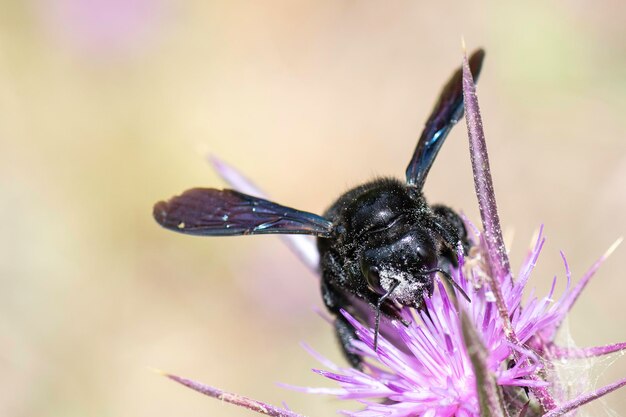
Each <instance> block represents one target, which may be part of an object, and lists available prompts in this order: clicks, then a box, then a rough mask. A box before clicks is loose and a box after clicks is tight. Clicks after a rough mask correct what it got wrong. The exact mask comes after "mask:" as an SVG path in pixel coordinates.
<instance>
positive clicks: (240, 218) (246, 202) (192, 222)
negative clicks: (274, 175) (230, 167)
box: [153, 188, 332, 236]
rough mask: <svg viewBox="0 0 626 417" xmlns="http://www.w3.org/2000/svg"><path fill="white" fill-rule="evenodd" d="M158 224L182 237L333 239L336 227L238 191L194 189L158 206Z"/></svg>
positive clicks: (155, 211) (314, 215)
mask: <svg viewBox="0 0 626 417" xmlns="http://www.w3.org/2000/svg"><path fill="white" fill-rule="evenodd" d="M153 215H154V218H155V220H156V221H157V222H158V223H159V224H160V225H161V226H163V227H165V228H166V229H169V230H173V231H176V232H180V233H185V234H190V235H201V236H237V235H250V234H269V233H281V234H306V235H316V236H329V235H330V233H331V231H332V223H331V222H330V221H329V220H327V219H325V218H323V217H321V216H318V215H316V214H313V213H308V212H304V211H300V210H296V209H292V208H289V207H285V206H281V205H280V204H276V203H273V202H271V201H269V200H265V199H262V198H258V197H252V196H250V195H247V194H243V193H240V192H238V191H234V190H228V189H226V190H217V189H214V188H193V189H191V190H187V191H185V192H184V193H183V194H181V195H179V196H176V197H173V198H171V199H170V200H168V201H161V202H158V203H156V204H155V205H154V210H153Z"/></svg>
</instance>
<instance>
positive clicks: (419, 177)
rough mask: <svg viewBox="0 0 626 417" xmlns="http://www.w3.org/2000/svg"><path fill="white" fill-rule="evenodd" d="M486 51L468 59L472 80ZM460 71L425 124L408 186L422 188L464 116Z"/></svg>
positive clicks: (454, 75)
mask: <svg viewBox="0 0 626 417" xmlns="http://www.w3.org/2000/svg"><path fill="white" fill-rule="evenodd" d="M484 57H485V51H484V50H482V49H479V50H477V51H476V52H474V53H473V54H472V56H471V57H470V59H469V64H470V70H471V71H472V75H473V76H474V80H477V79H478V75H479V74H480V69H481V67H482V63H483V59H484ZM462 78H463V74H462V70H461V68H459V69H458V70H457V71H456V72H455V73H454V74H453V75H452V77H451V78H450V80H449V81H448V83H447V84H446V85H445V87H444V88H443V90H442V92H441V94H440V96H439V100H438V101H437V104H435V108H434V109H433V111H432V113H431V115H430V117H429V118H428V120H427V121H426V125H425V126H424V130H423V131H422V135H421V136H420V139H419V141H418V142H417V147H416V148H415V152H414V153H413V158H411V162H410V163H409V166H408V167H407V169H406V182H407V184H408V185H411V186H414V187H417V188H419V189H422V187H423V186H424V181H425V180H426V175H428V171H430V167H431V166H432V164H433V161H434V160H435V157H436V156H437V153H438V152H439V149H440V148H441V145H442V144H443V142H444V140H445V139H446V136H448V133H450V130H451V129H452V127H453V126H454V125H455V124H456V123H457V122H458V121H459V120H460V119H461V118H462V117H463V84H462Z"/></svg>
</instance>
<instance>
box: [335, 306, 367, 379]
mask: <svg viewBox="0 0 626 417" xmlns="http://www.w3.org/2000/svg"><path fill="white" fill-rule="evenodd" d="M335 333H336V334H337V339H339V343H340V345H341V350H342V351H343V356H344V357H345V358H346V359H347V360H348V362H349V363H350V365H351V366H352V367H353V368H356V369H360V370H363V358H362V357H361V356H360V355H357V354H356V353H354V352H352V351H351V349H352V342H353V341H354V340H357V336H356V331H355V330H354V327H352V325H351V324H350V323H349V322H348V320H346V318H345V317H344V316H342V315H338V316H337V317H336V318H335Z"/></svg>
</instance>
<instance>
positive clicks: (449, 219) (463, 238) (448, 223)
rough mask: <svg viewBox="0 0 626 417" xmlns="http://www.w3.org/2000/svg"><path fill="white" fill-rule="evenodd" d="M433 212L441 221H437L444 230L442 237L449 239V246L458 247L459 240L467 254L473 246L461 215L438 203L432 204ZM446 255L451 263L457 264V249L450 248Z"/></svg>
mask: <svg viewBox="0 0 626 417" xmlns="http://www.w3.org/2000/svg"><path fill="white" fill-rule="evenodd" d="M432 209H433V212H434V213H435V216H436V217H437V218H438V220H439V221H436V223H437V226H438V228H439V229H441V230H440V231H441V232H443V233H441V234H442V237H443V238H444V239H445V240H446V241H448V246H450V247H451V248H456V245H457V244H458V242H461V245H462V246H463V253H465V254H467V253H468V251H469V249H470V248H471V247H472V243H471V242H470V240H469V238H468V236H467V230H466V229H465V224H464V223H463V219H462V218H461V216H459V215H458V214H456V212H455V211H454V210H452V209H451V208H450V207H447V206H444V205H442V204H436V205H433V206H432ZM443 255H444V257H445V258H446V259H447V260H448V261H449V262H450V264H451V265H454V266H456V264H457V254H456V251H452V250H448V251H445V253H443Z"/></svg>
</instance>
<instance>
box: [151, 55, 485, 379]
mask: <svg viewBox="0 0 626 417" xmlns="http://www.w3.org/2000/svg"><path fill="white" fill-rule="evenodd" d="M484 55H485V54H484V51H483V50H478V51H476V52H474V53H473V54H472V56H471V58H470V60H469V63H470V69H471V72H472V75H473V76H474V79H477V77H478V75H479V73H480V69H481V66H482V61H483V58H484ZM462 116H463V91H462V71H461V69H460V68H459V69H458V70H457V71H456V72H455V73H454V74H453V75H452V77H451V78H450V80H449V81H448V83H447V84H446V85H445V87H444V88H443V91H442V92H441V94H440V97H439V100H438V101H437V103H436V105H435V108H434V110H433V111H432V114H431V115H430V117H429V118H428V120H427V121H426V124H425V127H424V130H423V132H422V135H421V136H420V139H419V141H418V143H417V147H416V149H415V152H414V153H413V157H412V158H411V161H410V162H409V165H408V167H407V169H406V182H401V181H399V180H397V179H392V178H383V179H375V180H373V181H370V182H367V183H365V184H363V185H360V186H358V187H355V188H353V189H351V190H349V191H347V192H346V193H344V194H343V195H341V196H340V197H339V198H338V199H337V201H335V203H334V204H332V205H331V206H330V208H329V209H328V210H327V211H326V212H325V213H324V215H323V216H319V215H317V214H313V213H309V212H305V211H300V210H296V209H293V208H289V207H285V206H282V205H280V204H277V203H274V202H272V201H268V200H265V199H262V198H258V197H253V196H250V195H247V194H243V193H240V192H238V191H235V190H230V189H223V190H219V189H215V188H193V189H190V190H187V191H185V192H184V193H182V194H181V195H179V196H176V197H173V198H171V199H170V200H168V201H161V202H158V203H157V204H155V205H154V211H153V214H154V218H155V219H156V221H157V222H158V223H159V224H160V225H161V226H163V227H165V228H166V229H169V230H173V231H176V232H180V233H185V234H189V235H199V236H237V235H253V234H272V233H273V234H305V235H313V236H316V237H317V247H318V250H319V254H320V263H319V270H320V273H321V277H322V279H321V290H322V298H323V301H324V304H325V305H326V307H327V308H328V310H329V311H330V312H331V313H332V314H333V315H334V316H335V321H334V323H335V330H336V333H337V336H338V338H339V341H340V343H341V346H342V348H343V352H344V354H345V356H346V358H347V359H348V361H349V362H350V363H351V364H352V365H353V366H355V367H360V366H361V364H362V358H361V357H360V356H359V355H358V354H355V353H354V352H353V350H352V348H351V344H352V341H353V340H354V339H355V338H356V334H355V331H354V329H353V327H352V326H351V325H350V324H349V323H348V321H347V319H346V318H345V317H344V315H343V314H342V313H341V310H342V309H343V310H346V311H348V312H349V313H351V314H353V315H356V316H357V317H359V318H360V319H361V320H364V321H369V320H370V318H372V317H373V318H374V335H375V336H374V349H376V347H377V341H378V333H379V325H380V317H381V314H382V315H383V316H385V317H387V318H390V319H396V320H400V321H402V317H401V315H400V310H401V308H402V307H403V306H409V307H414V308H418V309H419V308H423V307H424V297H425V296H428V295H430V294H432V292H433V289H434V279H435V276H436V274H437V273H439V274H441V275H442V276H443V277H444V278H446V280H447V281H448V282H449V284H451V285H453V286H455V287H456V288H457V290H458V291H459V292H460V294H461V295H462V296H464V297H466V298H467V295H466V294H465V293H464V292H463V291H462V290H461V288H460V287H459V286H458V285H456V284H455V283H454V281H453V280H452V278H451V277H450V275H449V272H448V271H449V270H450V267H451V266H454V265H456V263H457V251H458V249H459V248H462V250H463V251H464V252H465V253H467V250H468V249H469V246H470V242H469V240H468V238H467V234H466V230H465V226H464V225H463V221H462V220H461V218H460V217H459V215H458V214H456V213H455V212H454V211H453V210H452V209H450V208H448V207H446V206H443V205H432V206H431V205H429V204H428V203H427V202H426V199H425V198H424V195H423V194H422V188H423V186H424V181H425V179H426V176H427V174H428V171H429V170H430V168H431V166H432V164H433V162H434V160H435V157H436V156H437V153H438V152H439V149H440V148H441V145H442V144H443V142H444V140H445V138H446V136H447V135H448V133H449V132H450V130H451V129H452V127H453V126H454V125H455V124H456V123H457V122H458V121H459V119H460V118H461V117H462ZM405 324H407V323H405Z"/></svg>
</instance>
